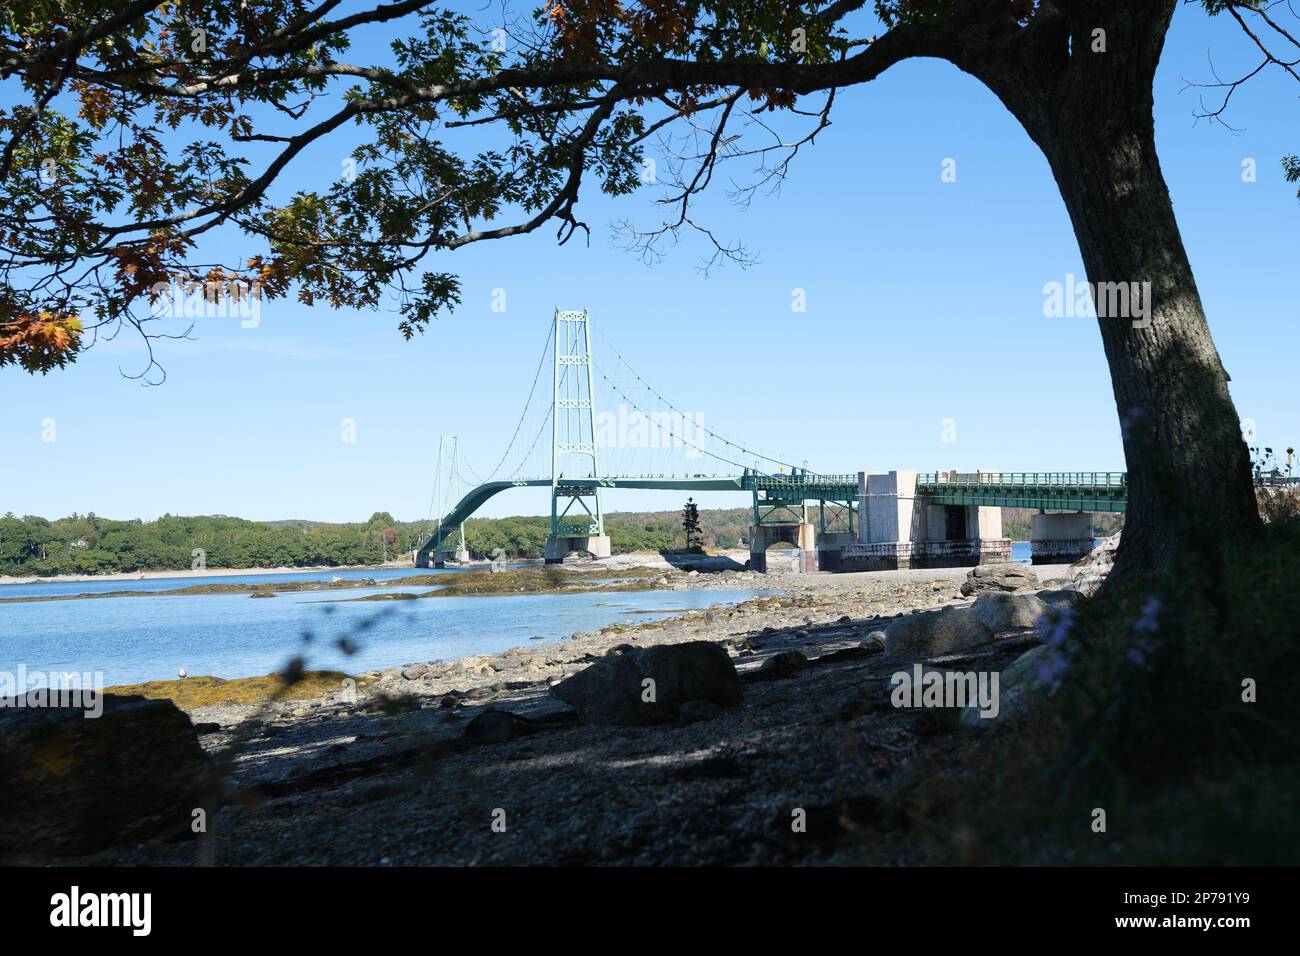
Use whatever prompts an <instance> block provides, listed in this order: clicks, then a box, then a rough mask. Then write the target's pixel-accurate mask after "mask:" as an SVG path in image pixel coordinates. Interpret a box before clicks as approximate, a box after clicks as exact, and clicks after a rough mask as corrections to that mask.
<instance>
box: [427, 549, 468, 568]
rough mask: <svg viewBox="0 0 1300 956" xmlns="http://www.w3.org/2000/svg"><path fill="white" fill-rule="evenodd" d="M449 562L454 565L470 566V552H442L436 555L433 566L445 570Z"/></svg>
mask: <svg viewBox="0 0 1300 956" xmlns="http://www.w3.org/2000/svg"><path fill="white" fill-rule="evenodd" d="M448 561H450V562H451V563H452V564H469V552H468V551H443V552H440V553H438V554H436V555H434V558H433V566H434V567H435V568H445V567H446V566H447V562H448Z"/></svg>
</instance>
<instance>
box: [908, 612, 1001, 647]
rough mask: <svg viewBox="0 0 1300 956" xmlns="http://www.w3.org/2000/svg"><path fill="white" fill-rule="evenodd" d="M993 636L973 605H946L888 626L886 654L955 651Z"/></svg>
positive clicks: (909, 615) (973, 645) (909, 616)
mask: <svg viewBox="0 0 1300 956" xmlns="http://www.w3.org/2000/svg"><path fill="white" fill-rule="evenodd" d="M992 639H993V632H992V631H990V630H989V629H988V628H987V627H986V626H985V625H984V623H983V622H982V621H980V620H979V619H978V618H976V617H974V616H973V615H972V614H971V613H970V609H969V608H963V607H945V608H940V609H939V610H937V611H921V612H918V613H916V614H905V615H903V616H902V617H900V618H898V619H897V620H895V621H893V622H892V623H891V624H890V625H889V627H887V628H886V629H885V653H886V654H888V655H889V656H890V657H897V656H910V657H926V656H931V655H934V654H951V653H952V652H954V651H961V650H965V649H966V648H968V647H975V646H976V645H978V644H984V643H987V642H988V641H991V640H992Z"/></svg>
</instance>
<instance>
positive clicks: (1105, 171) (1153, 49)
mask: <svg viewBox="0 0 1300 956" xmlns="http://www.w3.org/2000/svg"><path fill="white" fill-rule="evenodd" d="M1107 9H1108V10H1109V11H1114V12H1115V13H1116V15H1118V16H1121V17H1122V16H1124V14H1125V13H1126V12H1127V11H1128V8H1126V7H1115V8H1107ZM1165 12H1166V13H1172V4H1169V6H1168V9H1167V10H1166V11H1165ZM1144 15H1146V16H1147V19H1146V20H1145V21H1142V22H1141V23H1140V25H1139V21H1138V20H1137V18H1136V16H1135V17H1134V19H1130V20H1127V22H1120V23H1116V24H1112V30H1111V37H1112V41H1113V40H1114V38H1116V37H1120V38H1124V39H1126V40H1127V41H1128V43H1129V44H1130V45H1129V46H1128V48H1127V49H1112V51H1111V52H1110V53H1107V54H1093V53H1091V51H1088V50H1085V49H1083V41H1084V39H1085V36H1086V34H1081V35H1079V36H1076V37H1075V40H1074V44H1075V46H1074V52H1073V53H1072V54H1070V56H1072V57H1073V58H1074V60H1075V62H1073V63H1071V64H1070V68H1069V69H1070V72H1069V74H1068V76H1067V79H1066V80H1065V81H1064V82H1062V83H1060V84H1056V83H1053V84H1051V86H1050V87H1048V86H1047V85H1046V84H1042V83H1041V79H1040V78H1041V74H1039V75H1035V74H1034V73H1033V72H1032V71H1034V70H1036V69H1040V67H1038V66H1036V65H1034V64H1029V63H1025V62H1023V61H1021V62H1008V61H1003V63H1001V64H1000V67H1001V68H1000V69H999V70H998V71H997V72H996V74H995V75H993V76H989V75H988V74H986V75H985V76H984V77H982V79H984V80H985V81H986V82H989V85H990V87H991V88H993V89H994V92H996V93H997V94H998V95H999V97H1000V98H1001V99H1002V100H1003V102H1004V103H1005V104H1006V105H1007V106H1008V108H1010V109H1011V111H1012V112H1013V113H1014V114H1015V115H1016V116H1017V118H1018V119H1019V120H1020V121H1021V123H1022V124H1024V126H1025V129H1026V131H1028V133H1029V135H1030V136H1031V137H1032V138H1033V139H1034V141H1035V142H1036V143H1037V144H1038V145H1039V147H1040V148H1041V149H1042V150H1043V153H1044V154H1045V155H1046V157H1047V160H1048V163H1049V164H1050V166H1051V168H1052V172H1053V174H1054V175H1055V177H1056V182H1057V185H1058V186H1059V188H1060V191H1061V196H1062V198H1063V199H1064V201H1065V206H1066V209H1067V210H1068V212H1069V214H1070V219H1071V221H1072V222H1073V225H1074V231H1075V236H1076V237H1077V239H1078V241H1079V248H1080V251H1081V253H1082V255H1083V261H1084V266H1085V268H1086V270H1087V274H1088V280H1089V281H1090V282H1091V283H1092V284H1093V289H1094V290H1099V288H1108V287H1107V286H1102V285H1101V284H1103V283H1117V284H1119V283H1122V284H1123V287H1124V288H1125V289H1126V290H1127V291H1129V292H1130V293H1131V292H1132V290H1133V288H1134V284H1135V283H1136V284H1137V289H1138V290H1139V295H1138V297H1137V300H1136V307H1134V301H1133V300H1132V299H1131V298H1130V302H1129V308H1128V309H1127V310H1125V311H1124V313H1123V314H1118V315H1117V314H1114V312H1113V311H1110V310H1109V309H1108V308H1107V306H1108V305H1110V304H1111V303H1112V302H1114V303H1115V304H1118V303H1119V302H1122V297H1121V298H1120V299H1118V300H1109V297H1108V296H1107V295H1104V294H1101V292H1100V291H1098V293H1097V294H1096V295H1095V299H1096V300H1097V301H1096V305H1097V323H1098V326H1099V328H1100V329H1101V338H1102V344H1103V346H1104V348H1105V351H1106V359H1107V361H1108V362H1109V365H1110V374H1111V384H1112V387H1113V390H1114V395H1115V405H1116V407H1117V409H1118V411H1119V422H1120V427H1121V430H1122V434H1123V441H1124V455H1125V459H1126V461H1127V466H1128V483H1129V498H1128V512H1127V514H1126V516H1125V524H1124V534H1123V537H1122V538H1121V539H1120V540H1121V544H1120V550H1119V553H1118V555H1117V556H1116V566H1115V573H1114V576H1115V577H1116V578H1117V579H1124V578H1128V577H1131V576H1143V575H1147V574H1151V573H1154V572H1157V571H1159V570H1161V569H1165V568H1169V567H1171V566H1172V565H1176V564H1180V563H1182V562H1184V561H1186V560H1189V559H1196V558H1200V559H1201V560H1202V561H1203V563H1204V564H1206V565H1207V566H1209V567H1211V568H1213V567H1215V566H1217V564H1218V560H1219V557H1220V556H1221V555H1222V554H1223V547H1224V546H1225V545H1226V544H1228V543H1230V542H1232V541H1239V540H1242V539H1246V538H1249V537H1250V536H1252V535H1254V534H1255V533H1257V532H1258V530H1259V528H1260V526H1261V525H1260V520H1259V514H1258V510H1257V508H1256V504H1255V494H1254V488H1253V484H1252V480H1251V470H1250V455H1249V451H1248V450H1247V448H1246V444H1245V442H1244V441H1243V439H1242V436H1241V426H1240V421H1239V419H1238V416H1237V412H1236V409H1235V407H1234V406H1233V403H1232V398H1231V396H1230V395H1229V394H1228V374H1227V372H1226V371H1225V370H1224V368H1223V364H1222V362H1221V361H1220V359H1219V353H1218V350H1217V349H1216V348H1215V346H1214V342H1213V340H1212V339H1211V338H1210V329H1209V325H1208V323H1207V322H1206V318H1205V311H1204V309H1203V308H1202V306H1201V298H1200V294H1199V293H1198V292H1197V288H1196V279H1195V278H1194V277H1193V275H1192V268H1191V264H1190V263H1189V262H1188V259H1187V252H1186V250H1185V249H1184V248H1183V241H1182V236H1181V235H1180V233H1179V230H1178V223H1177V221H1176V220H1175V218H1174V211H1173V205H1172V203H1171V202H1170V199H1169V190H1168V187H1167V186H1166V185H1165V180H1164V176H1163V174H1162V173H1161V171H1160V162H1159V160H1158V158H1157V156H1156V150H1155V129H1154V119H1153V115H1152V110H1153V106H1154V104H1153V97H1152V89H1151V88H1152V79H1153V77H1154V72H1155V66H1156V63H1157V62H1158V61H1159V56H1160V49H1161V47H1162V45H1163V40H1164V33H1165V28H1166V27H1167V24H1168V17H1167V16H1166V17H1165V18H1164V19H1163V21H1161V19H1160V17H1155V18H1152V17H1150V16H1149V14H1144ZM1080 58H1083V59H1080ZM990 81H991V82H990ZM1056 278H1057V281H1061V282H1064V280H1065V276H1064V275H1062V276H1060V277H1056ZM1105 312H1110V314H1103V313H1105Z"/></svg>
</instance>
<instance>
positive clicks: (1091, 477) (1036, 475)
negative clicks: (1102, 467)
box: [916, 471, 1128, 493]
mask: <svg viewBox="0 0 1300 956" xmlns="http://www.w3.org/2000/svg"><path fill="white" fill-rule="evenodd" d="M916 484H917V487H924V486H930V487H935V486H943V485H948V486H961V487H968V488H969V487H975V488H988V489H995V488H996V489H1008V490H1015V489H1029V488H1034V489H1066V488H1083V489H1087V490H1089V491H1109V492H1112V493H1113V492H1122V491H1124V490H1126V489H1127V488H1128V474H1127V473H1126V472H1122V471H1002V472H997V471H983V472H958V471H938V472H930V473H929V474H923V475H917V477H916Z"/></svg>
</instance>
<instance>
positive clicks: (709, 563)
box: [0, 541, 1025, 587]
mask: <svg viewBox="0 0 1300 956" xmlns="http://www.w3.org/2000/svg"><path fill="white" fill-rule="evenodd" d="M1011 543H1012V544H1013V545H1014V544H1023V543H1025V542H1018V541H1012V542H1011ZM674 557H675V558H677V559H678V560H679V561H680V562H681V564H682V566H684V567H696V568H699V569H700V570H704V569H706V568H709V569H716V567H717V565H718V563H719V562H725V561H727V560H733V561H737V562H738V563H739V564H743V563H744V559H745V558H748V557H749V552H748V551H747V550H745V549H743V548H728V549H724V550H721V551H716V552H711V553H709V554H706V555H700V556H698V557H695V558H694V560H692V557H690V556H686V555H681V556H677V555H675V556H674ZM540 561H541V559H540V558H517V559H513V560H511V561H510V562H508V563H509V564H511V565H516V564H522V565H531V564H537V563H539V562H540ZM491 563H492V562H491V561H488V560H478V561H471V562H470V563H469V564H468V565H463V567H487V566H488V565H490V564H491ZM592 565H594V566H596V567H612V568H619V567H629V566H651V567H659V566H664V567H671V566H672V562H670V561H669V560H667V558H665V557H664V555H663V554H662V553H661V552H658V551H632V552H628V553H627V554H616V555H613V556H611V557H609V558H604V559H602V560H601V562H600V563H599V564H598V565H597V564H595V562H592ZM459 566H461V565H458V567H459ZM578 566H579V567H588V566H591V565H587V564H580V565H578ZM401 568H409V569H410V570H411V571H412V573H415V574H418V573H420V572H421V571H425V570H430V569H422V568H417V567H416V566H415V565H414V564H412V563H411V562H409V561H408V560H406V559H403V560H401V561H389V562H388V563H386V564H348V565H327V564H322V565H313V566H311V567H278V568H207V569H206V570H203V571H185V570H177V571H109V572H106V573H104V574H52V575H49V576H42V575H38V574H30V575H25V576H21V577H19V576H16V575H8V574H0V587H2V586H4V585H6V584H93V583H95V582H96V581H154V580H168V579H172V580H195V581H202V580H204V579H206V578H228V577H239V576H248V577H254V576H257V575H269V574H321V573H326V572H330V571H390V570H395V569H401Z"/></svg>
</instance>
